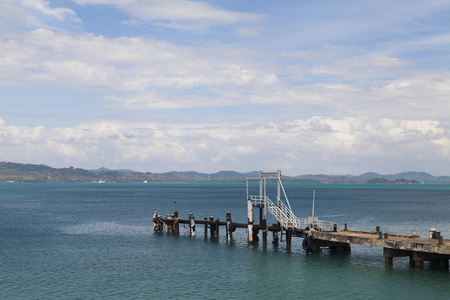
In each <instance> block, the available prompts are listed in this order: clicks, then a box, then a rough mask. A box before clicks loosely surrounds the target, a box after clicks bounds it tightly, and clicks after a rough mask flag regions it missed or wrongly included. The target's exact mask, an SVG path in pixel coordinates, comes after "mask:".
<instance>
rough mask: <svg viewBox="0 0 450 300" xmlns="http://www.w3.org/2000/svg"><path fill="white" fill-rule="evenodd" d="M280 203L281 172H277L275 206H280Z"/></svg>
mask: <svg viewBox="0 0 450 300" xmlns="http://www.w3.org/2000/svg"><path fill="white" fill-rule="evenodd" d="M280 202H281V171H280V170H278V171H277V205H278V206H280Z"/></svg>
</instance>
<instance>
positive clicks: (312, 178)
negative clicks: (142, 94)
mask: <svg viewBox="0 0 450 300" xmlns="http://www.w3.org/2000/svg"><path fill="white" fill-rule="evenodd" d="M248 177H253V178H254V177H259V172H258V171H252V172H246V173H240V172H236V171H220V172H217V173H209V174H208V173H199V172H195V171H188V172H175V171H173V172H166V173H151V172H136V171H133V170H128V169H121V170H110V169H107V168H99V169H96V170H86V169H81V168H74V167H68V168H52V167H49V166H46V165H36V164H21V163H13V162H5V161H4V162H0V182H244V181H245V179H246V178H248ZM282 178H283V180H284V181H286V182H317V183H320V182H323V183H325V182H328V183H422V182H423V183H450V176H437V177H436V176H433V175H430V174H428V173H425V172H414V171H412V172H403V173H398V174H390V175H386V174H378V173H373V172H369V173H364V174H361V175H349V174H347V175H326V174H307V175H298V176H283V177H282Z"/></svg>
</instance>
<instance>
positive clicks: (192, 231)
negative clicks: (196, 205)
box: [189, 214, 195, 236]
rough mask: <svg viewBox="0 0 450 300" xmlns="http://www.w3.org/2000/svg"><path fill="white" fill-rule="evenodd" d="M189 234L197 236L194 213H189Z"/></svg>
mask: <svg viewBox="0 0 450 300" xmlns="http://www.w3.org/2000/svg"><path fill="white" fill-rule="evenodd" d="M189 234H190V236H195V218H194V214H189Z"/></svg>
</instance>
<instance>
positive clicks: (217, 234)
mask: <svg viewBox="0 0 450 300" xmlns="http://www.w3.org/2000/svg"><path fill="white" fill-rule="evenodd" d="M216 238H219V219H217V220H216Z"/></svg>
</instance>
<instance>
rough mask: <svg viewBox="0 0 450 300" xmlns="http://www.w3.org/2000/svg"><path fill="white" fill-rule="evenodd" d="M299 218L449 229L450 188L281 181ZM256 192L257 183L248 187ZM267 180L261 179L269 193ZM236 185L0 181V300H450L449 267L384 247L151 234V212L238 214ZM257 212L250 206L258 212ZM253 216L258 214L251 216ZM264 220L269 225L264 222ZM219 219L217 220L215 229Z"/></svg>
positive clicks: (408, 230)
mask: <svg viewBox="0 0 450 300" xmlns="http://www.w3.org/2000/svg"><path fill="white" fill-rule="evenodd" d="M284 188H285V191H286V195H287V197H288V200H289V203H290V205H291V207H292V210H293V212H294V213H295V214H296V215H297V217H301V218H306V217H308V216H310V215H311V214H312V203H313V193H314V191H315V201H314V202H315V204H314V210H315V215H316V216H318V217H319V219H321V220H329V221H333V222H337V223H338V224H339V229H342V228H344V226H345V225H344V224H347V226H348V229H354V230H365V231H372V230H374V229H375V228H376V226H380V228H381V230H382V231H383V232H390V233H399V234H412V232H413V230H416V232H417V234H418V235H420V236H422V237H427V236H428V234H429V229H430V228H436V229H437V231H440V232H441V235H442V236H444V238H450V185H440V184H433V185H428V184H403V185H400V184H392V185H390V184H380V185H368V184H367V185H366V184H293V183H286V184H284ZM252 189H253V190H254V191H255V193H253V192H252V191H250V193H253V194H257V187H255V186H252V185H250V190H252ZM272 189H273V190H275V189H276V188H275V186H271V185H269V186H268V190H267V195H268V196H269V197H272V196H270V194H271V193H272ZM246 199H247V190H246V184H245V183H195V184H194V183H192V184H187V183H164V184H163V183H136V184H113V183H101V184H99V183H91V184H56V183H39V184H38V183H34V184H33V183H2V184H0V299H449V298H450V272H449V270H448V269H442V268H440V267H439V264H435V263H425V266H424V269H415V268H413V267H411V266H410V265H409V259H408V258H394V264H393V265H392V266H386V265H385V264H384V257H383V254H382V249H381V248H377V247H370V246H358V245H352V249H351V253H339V254H333V253H330V251H329V250H325V249H324V250H322V251H321V252H320V253H318V254H313V253H305V251H304V250H303V249H302V246H301V244H302V239H301V238H293V240H292V248H291V250H290V251H287V250H286V244H285V242H281V243H279V244H278V245H276V244H273V243H272V236H271V234H269V238H268V241H269V242H268V246H267V247H263V245H262V242H261V240H262V239H260V241H258V242H254V243H252V244H250V245H249V244H248V243H247V232H246V229H239V228H238V229H237V230H236V231H235V232H234V235H233V240H232V241H227V239H226V234H225V230H224V229H222V230H221V231H220V236H219V238H215V237H209V236H208V237H207V238H205V237H204V235H203V225H197V226H196V229H197V235H196V236H195V237H191V236H189V228H188V227H187V226H183V225H181V226H180V234H179V235H176V234H173V233H167V232H164V233H155V232H154V230H153V222H152V215H153V212H154V211H157V213H158V214H160V215H163V216H164V215H166V214H172V213H173V212H174V211H175V210H176V211H178V213H179V216H180V217H181V218H185V219H187V218H188V215H189V213H193V214H194V216H195V218H196V219H203V218H205V217H208V218H209V217H210V216H213V217H214V219H219V220H221V221H225V216H226V213H227V212H230V213H231V215H232V218H233V222H239V223H246V221H247V203H246ZM255 215H256V216H258V213H257V212H255ZM256 219H258V217H257V218H256ZM268 223H269V224H272V223H275V221H274V220H270V219H269V220H268ZM222 228H223V227H222Z"/></svg>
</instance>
